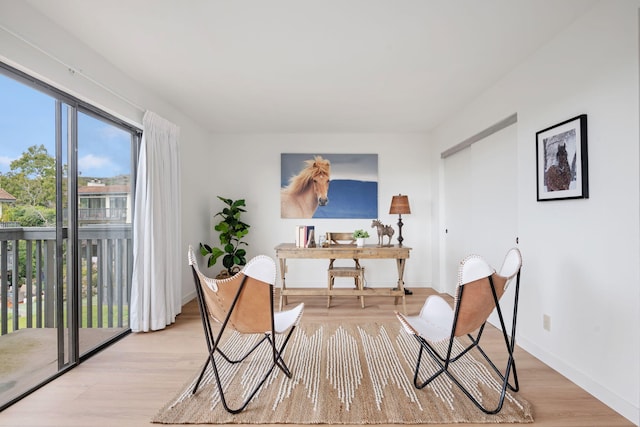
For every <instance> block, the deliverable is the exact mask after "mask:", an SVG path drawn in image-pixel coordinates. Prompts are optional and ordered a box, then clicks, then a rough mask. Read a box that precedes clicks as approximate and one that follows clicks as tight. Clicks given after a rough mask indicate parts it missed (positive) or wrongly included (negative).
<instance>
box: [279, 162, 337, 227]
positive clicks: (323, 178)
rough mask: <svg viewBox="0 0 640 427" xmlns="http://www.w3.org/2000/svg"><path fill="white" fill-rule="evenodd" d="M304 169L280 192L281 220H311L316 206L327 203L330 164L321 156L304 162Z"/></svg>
mask: <svg viewBox="0 0 640 427" xmlns="http://www.w3.org/2000/svg"><path fill="white" fill-rule="evenodd" d="M305 165H306V167H305V168H304V169H302V171H300V173H298V175H295V176H293V177H291V178H290V179H289V185H288V186H286V187H285V188H283V189H282V190H280V216H281V217H282V218H313V214H314V213H315V212H316V209H318V206H325V205H326V204H327V203H329V197H328V193H329V180H330V176H331V163H330V162H329V160H326V159H323V158H322V156H315V158H314V159H313V160H305Z"/></svg>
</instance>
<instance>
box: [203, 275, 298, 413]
mask: <svg viewBox="0 0 640 427" xmlns="http://www.w3.org/2000/svg"><path fill="white" fill-rule="evenodd" d="M191 270H192V272H193V277H194V280H195V283H196V293H197V299H198V306H199V308H200V317H201V319H202V327H203V329H204V334H205V339H206V341H207V348H208V350H209V356H208V357H207V361H206V362H205V364H204V366H203V368H202V372H200V376H199V377H198V380H197V381H196V383H195V385H194V387H193V390H192V394H195V393H196V391H197V390H198V386H199V385H200V382H201V381H202V378H203V377H204V374H205V372H206V370H207V367H208V365H209V363H211V368H212V369H213V373H214V376H215V379H216V384H217V386H218V391H219V393H220V400H221V402H222V405H223V406H224V409H225V410H226V411H227V412H229V413H231V414H237V413H239V412H242V411H243V410H244V409H245V408H246V407H247V405H248V404H249V402H251V400H252V399H253V397H254V396H255V394H256V393H257V392H258V390H260V388H261V387H262V385H263V384H264V383H265V381H266V380H267V378H268V377H269V375H270V374H271V372H273V369H274V368H275V367H276V365H277V366H278V368H280V370H282V372H283V373H284V374H285V375H286V376H287V377H288V378H291V371H290V370H289V368H288V367H287V364H286V363H285V362H284V360H283V359H282V353H283V352H284V349H285V347H286V345H287V343H288V342H289V338H291V335H292V334H293V331H294V330H295V328H296V327H295V325H294V326H292V327H291V328H290V330H289V332H288V334H287V335H286V337H285V338H284V341H283V342H282V344H281V345H280V348H277V347H276V342H275V336H276V333H275V324H274V316H273V315H274V312H273V302H274V301H273V285H272V284H268V286H269V287H270V288H271V292H270V293H269V294H270V306H271V332H270V333H268V332H267V333H265V334H264V337H263V338H262V339H261V340H259V341H258V342H257V343H256V344H255V345H254V346H253V347H252V348H251V349H250V350H249V351H247V353H246V354H244V355H243V356H241V357H240V358H239V359H232V358H230V357H229V356H227V355H226V354H225V353H224V352H223V351H222V349H221V348H220V347H219V345H220V340H221V338H222V334H223V333H224V331H225V329H226V326H227V323H228V322H229V319H230V318H231V314H232V313H233V310H234V308H235V306H236V304H237V303H238V299H239V298H240V295H241V294H242V291H243V289H244V287H245V285H246V282H247V276H245V277H244V278H243V279H242V282H241V284H240V286H239V287H238V291H237V292H236V295H235V297H234V299H233V301H232V303H231V306H230V307H229V310H228V312H227V315H226V317H225V319H224V320H223V321H222V326H221V327H220V330H219V331H218V333H217V334H216V333H215V332H214V329H213V328H212V325H211V317H212V316H211V315H210V312H209V309H208V308H207V303H206V301H205V298H204V290H203V289H202V286H203V284H202V282H201V281H200V277H199V276H198V273H197V271H196V269H195V267H194V266H191ZM265 341H267V342H268V343H269V344H270V345H271V348H272V354H273V363H272V364H271V366H270V367H269V368H268V369H267V371H266V372H265V374H264V376H263V377H262V379H261V380H260V381H259V382H258V384H257V385H256V386H255V388H254V389H253V390H252V391H251V393H249V395H248V397H247V398H246V399H245V401H244V402H243V403H242V404H241V405H240V406H239V407H238V408H235V409H234V408H231V407H230V406H229V404H228V402H227V399H226V397H225V393H224V388H223V386H222V382H221V380H220V374H219V372H218V366H217V364H216V359H215V353H216V352H218V353H219V354H220V355H221V356H222V357H223V358H224V359H225V360H226V361H227V362H228V363H232V364H235V363H240V362H242V361H244V360H245V359H246V358H247V357H249V356H250V355H251V353H253V352H254V351H255V350H256V349H257V348H258V347H259V346H260V345H261V344H262V343H264V342H265Z"/></svg>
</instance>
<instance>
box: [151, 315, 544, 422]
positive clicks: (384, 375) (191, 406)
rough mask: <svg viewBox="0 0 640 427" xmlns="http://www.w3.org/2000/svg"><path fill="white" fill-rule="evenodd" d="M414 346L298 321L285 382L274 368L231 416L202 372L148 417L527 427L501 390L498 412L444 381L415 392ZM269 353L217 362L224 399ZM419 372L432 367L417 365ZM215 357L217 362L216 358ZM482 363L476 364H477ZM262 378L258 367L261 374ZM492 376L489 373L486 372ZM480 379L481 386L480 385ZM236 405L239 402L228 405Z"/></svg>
mask: <svg viewBox="0 0 640 427" xmlns="http://www.w3.org/2000/svg"><path fill="white" fill-rule="evenodd" d="M255 339H256V337H255V336H249V337H247V336H241V335H239V334H236V333H233V334H230V335H229V336H228V338H227V339H226V341H225V342H224V345H223V348H224V349H225V351H226V352H227V353H228V354H234V353H235V354H241V352H242V351H243V350H245V349H247V348H250V346H251V344H252V343H253V342H254V340H255ZM418 348H419V347H418V343H417V341H416V340H415V339H414V338H413V337H412V336H409V335H408V334H407V333H406V332H405V331H404V330H403V329H402V328H401V326H400V324H399V323H398V322H388V323H368V324H363V325H358V324H346V325H340V324H336V323H325V324H301V325H300V327H298V329H296V331H295V332H294V334H293V336H292V338H291V341H290V342H289V343H288V345H287V347H286V349H285V355H284V359H285V361H287V364H288V366H289V368H290V370H291V372H292V375H293V377H292V378H291V379H289V378H287V377H286V376H285V375H283V373H282V372H281V371H280V370H279V369H277V368H276V369H274V371H273V373H272V374H271V376H270V377H269V379H268V380H267V383H266V384H265V385H264V386H263V388H262V389H261V391H260V392H259V394H258V395H257V396H256V397H254V399H253V400H252V401H251V403H249V405H248V406H247V408H246V409H245V410H244V411H243V412H241V413H240V414H237V415H231V414H229V413H227V412H226V411H225V410H224V408H223V407H222V404H221V403H220V399H219V394H218V391H217V387H216V385H215V379H214V377H213V374H212V371H211V369H210V367H209V369H208V370H207V372H206V374H205V377H204V379H203V383H201V385H200V387H199V389H198V392H197V393H196V394H195V395H192V394H191V390H192V388H193V384H194V382H195V380H196V379H197V374H199V371H198V372H197V373H196V375H195V377H194V378H193V380H192V381H189V383H188V384H186V386H185V387H184V389H183V390H181V391H180V392H179V393H178V394H177V395H176V397H174V398H173V399H171V400H170V401H169V402H168V403H167V404H166V405H165V407H164V408H162V409H161V410H160V412H159V413H158V414H157V415H156V416H155V417H154V418H153V420H152V422H154V423H165V424H228V423H238V424H446V423H530V422H533V416H532V412H531V406H530V405H529V403H528V402H527V401H525V400H523V399H522V398H520V397H518V396H517V394H516V395H512V394H507V398H506V399H505V403H504V406H503V408H502V411H501V412H500V413H499V414H497V415H486V414H484V413H483V412H481V411H480V410H479V409H478V408H476V407H475V406H474V405H473V404H472V403H471V402H470V401H469V399H468V398H467V397H466V396H464V395H463V394H462V393H461V392H460V390H459V389H458V388H457V387H456V386H455V385H454V384H452V383H451V381H450V380H449V379H448V378H447V377H446V376H445V375H441V376H440V377H439V378H438V379H437V380H436V381H434V382H432V383H431V384H430V385H428V386H427V387H425V388H424V389H422V390H418V389H416V388H415V387H414V386H413V369H414V367H415V361H416V357H417V352H418ZM270 356H271V354H270V347H269V346H267V345H263V346H262V352H261V353H260V354H256V355H255V356H252V357H251V361H246V362H243V363H240V364H236V365H235V366H231V365H230V364H228V363H226V362H225V361H224V360H222V359H221V358H220V362H219V363H218V366H219V368H220V369H222V370H223V372H222V374H221V376H222V381H223V383H225V384H231V385H230V386H229V387H228V389H229V390H230V391H229V394H230V395H231V396H232V397H231V398H230V397H229V396H227V401H228V402H230V405H231V406H234V405H233V402H238V403H239V402H241V400H240V399H242V393H243V392H244V391H245V390H247V389H248V390H250V389H251V386H252V384H253V381H256V380H257V379H259V378H261V376H262V375H261V374H260V372H261V371H260V370H261V368H263V366H268V365H267V363H266V361H268V359H269V357H270ZM465 358H466V360H464V361H463V362H462V363H461V362H457V363H458V364H459V365H458V366H460V367H461V371H465V372H466V373H464V374H463V375H462V377H464V378H465V381H467V385H468V386H469V387H471V388H473V389H474V393H475V394H476V395H477V396H478V397H480V398H481V399H483V400H484V401H485V402H487V401H488V402H491V401H494V402H495V401H497V396H498V390H499V385H498V382H497V381H496V379H495V378H493V377H492V375H491V374H490V370H489V369H487V367H486V366H485V364H484V363H483V362H484V359H482V357H481V356H478V357H474V356H473V355H470V356H465ZM428 359H429V358H428V357H427V358H423V361H424V362H423V366H425V372H424V374H425V375H426V374H427V373H428V371H432V372H433V371H434V370H435V367H434V365H430V364H429V363H425V362H427V361H428ZM216 360H218V359H216ZM480 360H482V362H480ZM262 372H264V371H262ZM491 372H492V371H491ZM478 378H480V380H478ZM235 406H237V405H235Z"/></svg>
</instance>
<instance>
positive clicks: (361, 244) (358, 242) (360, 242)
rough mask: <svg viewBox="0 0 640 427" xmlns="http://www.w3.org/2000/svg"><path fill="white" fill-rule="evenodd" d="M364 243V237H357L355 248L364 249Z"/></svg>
mask: <svg viewBox="0 0 640 427" xmlns="http://www.w3.org/2000/svg"><path fill="white" fill-rule="evenodd" d="M364 241H365V238H364V237H358V238H357V239H356V246H357V247H359V248H362V247H364Z"/></svg>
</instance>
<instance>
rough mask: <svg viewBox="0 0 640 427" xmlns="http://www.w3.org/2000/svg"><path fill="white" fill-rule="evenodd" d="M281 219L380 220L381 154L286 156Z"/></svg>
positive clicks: (281, 175) (281, 157)
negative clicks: (379, 181)
mask: <svg viewBox="0 0 640 427" xmlns="http://www.w3.org/2000/svg"><path fill="white" fill-rule="evenodd" d="M280 170H281V172H280V217H281V218H367V219H371V218H377V217H378V155H377V154H322V153H310V154H305V153H282V154H281V156H280Z"/></svg>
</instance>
